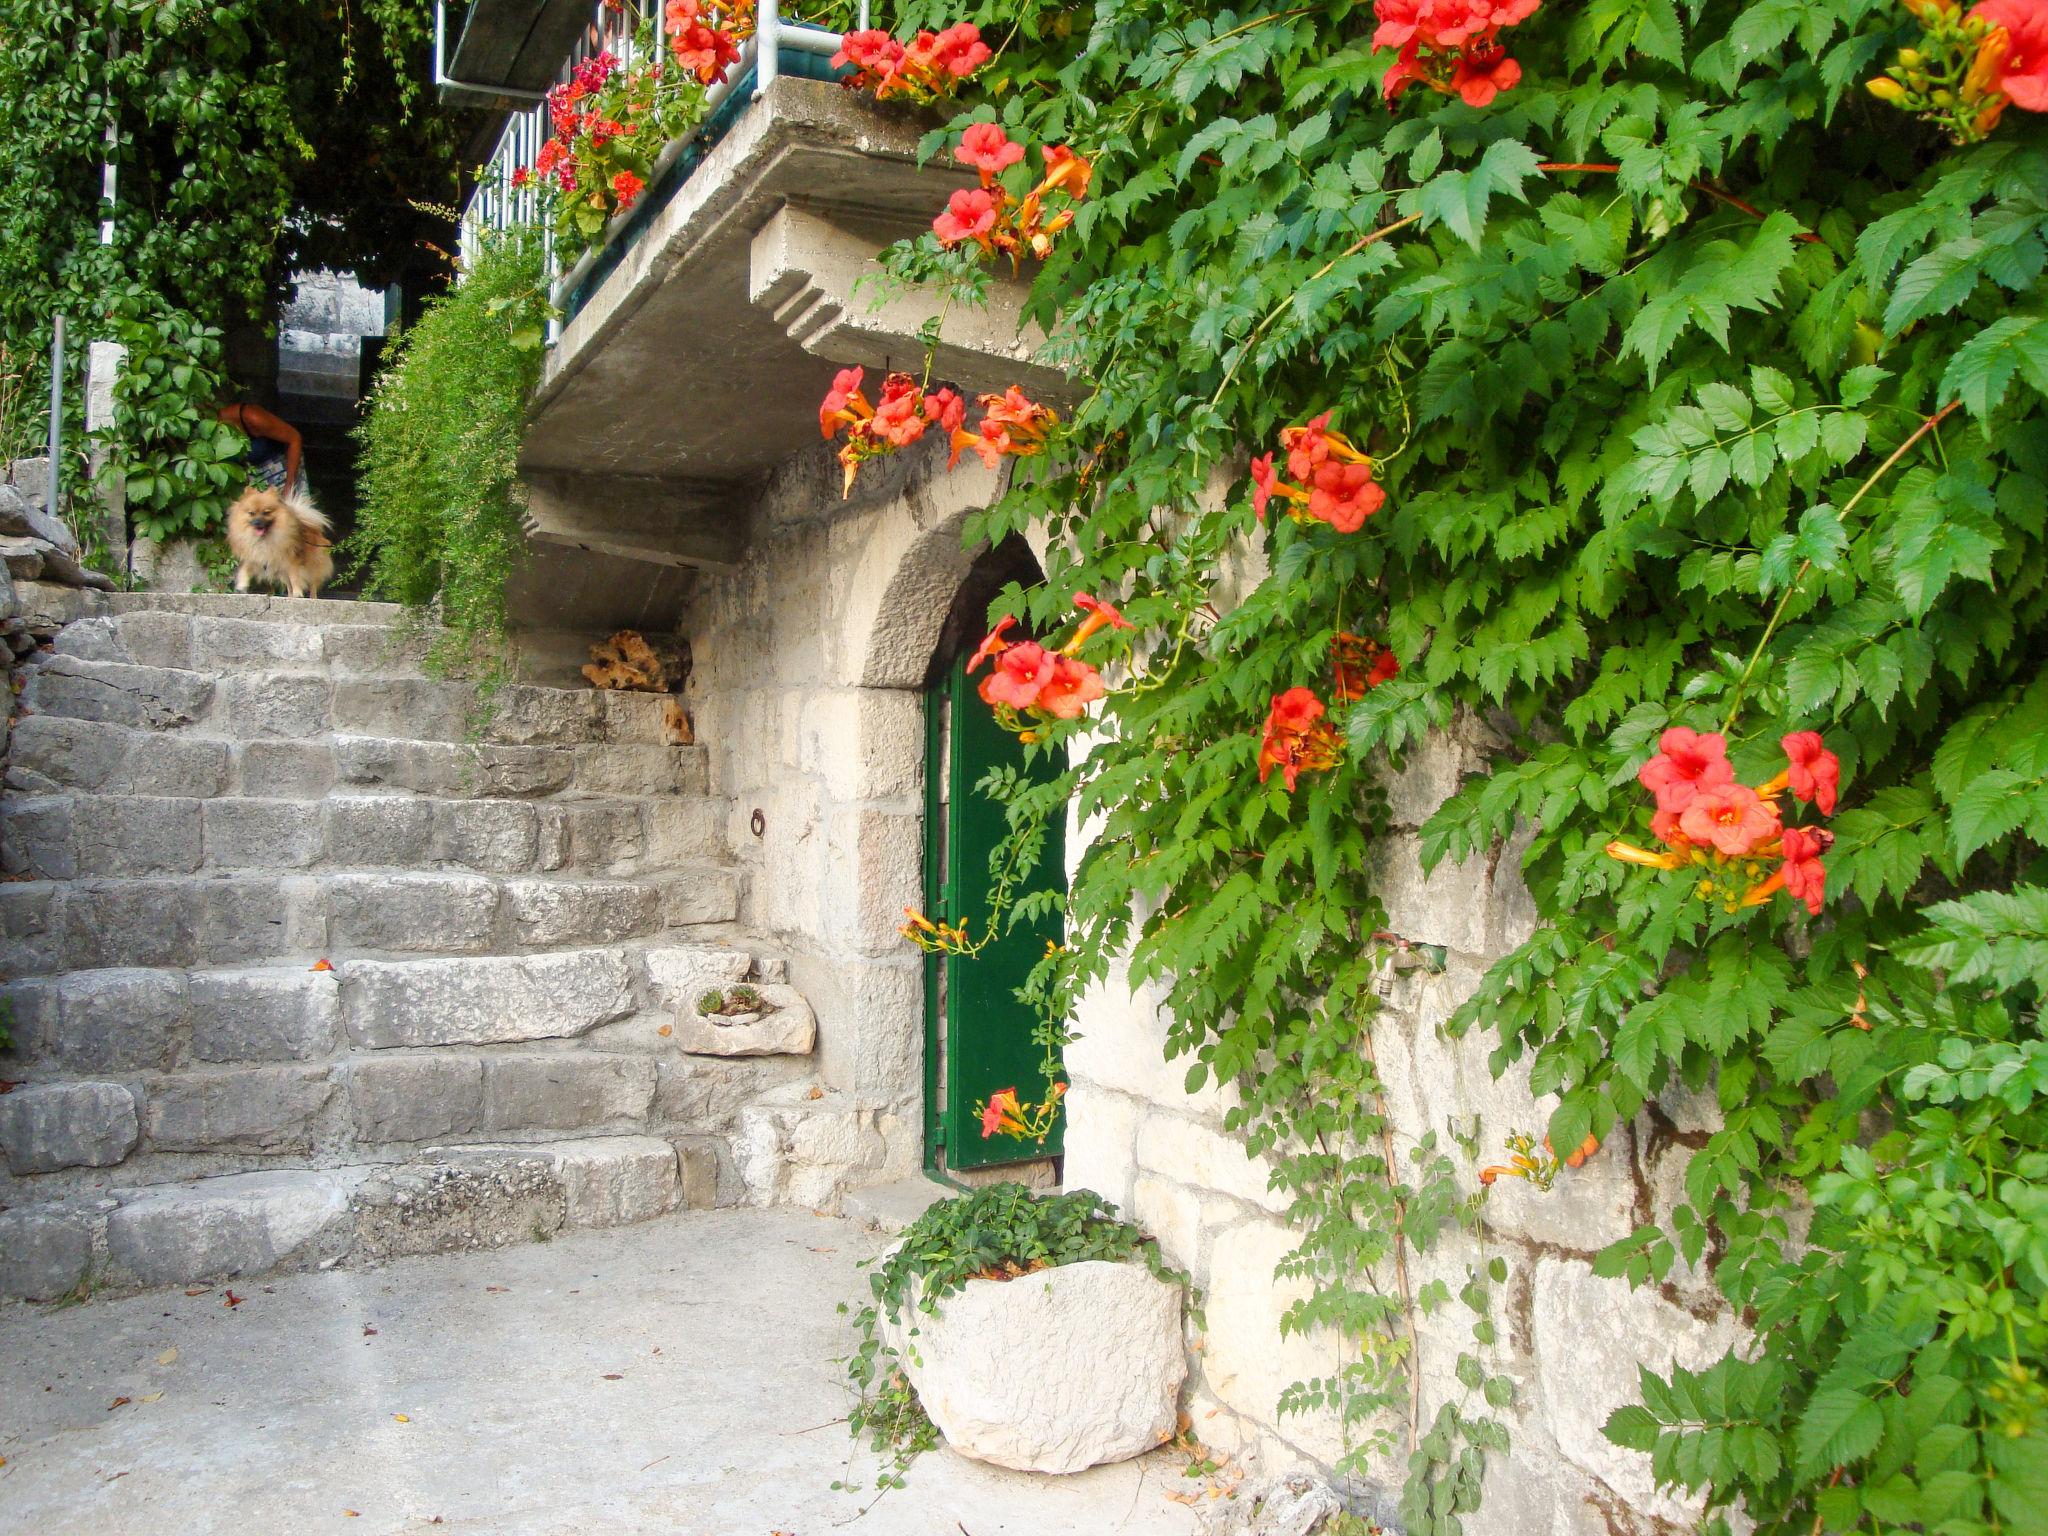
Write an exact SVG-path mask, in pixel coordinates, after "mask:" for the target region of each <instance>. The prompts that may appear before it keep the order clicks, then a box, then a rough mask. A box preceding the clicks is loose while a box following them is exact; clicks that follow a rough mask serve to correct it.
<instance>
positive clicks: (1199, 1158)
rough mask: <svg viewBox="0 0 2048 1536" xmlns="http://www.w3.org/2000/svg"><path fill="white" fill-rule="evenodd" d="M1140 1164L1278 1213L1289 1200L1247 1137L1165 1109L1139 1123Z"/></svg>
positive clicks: (1156, 1171)
mask: <svg viewBox="0 0 2048 1536" xmlns="http://www.w3.org/2000/svg"><path fill="white" fill-rule="evenodd" d="M1138 1166H1139V1167H1141V1168H1147V1169H1150V1170H1151V1171H1152V1172H1154V1173H1163V1174H1165V1175H1167V1176H1168V1177H1169V1178H1172V1179H1174V1180H1177V1181H1178V1182H1180V1183H1182V1184H1187V1185H1191V1186H1193V1187H1194V1188H1197V1189H1213V1190H1217V1191H1219V1192H1221V1193H1223V1194H1226V1195H1235V1196H1236V1197H1237V1198H1238V1199H1240V1200H1243V1201H1246V1202H1247V1203H1249V1204H1252V1205H1257V1206H1263V1207H1264V1208H1265V1209H1267V1210H1269V1211H1272V1212H1274V1213H1276V1214H1277V1213H1279V1212H1282V1211H1285V1210H1286V1209H1287V1207H1288V1204H1289V1201H1288V1198H1287V1196H1286V1195H1285V1194H1283V1193H1281V1192H1279V1191H1277V1190H1274V1189H1273V1188H1271V1187H1270V1184H1269V1181H1268V1178H1267V1172H1268V1170H1267V1167H1266V1164H1265V1162H1264V1160H1263V1159H1255V1158H1253V1157H1252V1156H1250V1155H1249V1153H1247V1151H1246V1150H1245V1145H1244V1143H1243V1142H1241V1141H1238V1140H1236V1139H1235V1138H1233V1137H1229V1136H1225V1135H1223V1134H1222V1133H1221V1132H1220V1131H1212V1130H1210V1129H1209V1128H1208V1127H1207V1126H1205V1125H1202V1124H1200V1123H1198V1122H1196V1121H1193V1120H1189V1119H1185V1118H1183V1117H1182V1116H1180V1115H1176V1114H1170V1113H1168V1112H1166V1111H1163V1110H1160V1111H1154V1112H1153V1113H1152V1114H1151V1115H1150V1116H1148V1117H1147V1118H1146V1120H1145V1122H1144V1124H1142V1125H1141V1126H1139V1128H1138Z"/></svg>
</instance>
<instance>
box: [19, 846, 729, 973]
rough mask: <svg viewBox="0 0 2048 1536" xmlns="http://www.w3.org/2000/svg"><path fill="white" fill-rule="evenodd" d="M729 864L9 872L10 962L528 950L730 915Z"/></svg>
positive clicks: (207, 961) (616, 939)
mask: <svg viewBox="0 0 2048 1536" xmlns="http://www.w3.org/2000/svg"><path fill="white" fill-rule="evenodd" d="M738 913H739V877H738V875H737V874H736V872H735V871H733V870H732V869H730V868H727V867H725V866H723V865H710V864H706V865H699V866H693V867H686V868H679V869H674V870H669V871H666V872H664V874H663V875H662V877H661V878H659V879H638V880H579V879H569V878H562V877H553V876H511V877H499V876H490V875H465V874H442V873H437V874H422V873H412V872H405V871H377V872H372V871H350V872H337V873H316V874H287V875H277V874H260V873H247V874H240V875H215V876H205V875H172V876H161V877H154V876H145V877H132V878H107V879H96V880H79V881H44V880H32V881H17V882H13V883H8V884H0V974H6V975H9V976H50V975H56V974H58V973H61V972H64V971H74V970H92V969H98V968H103V967H109V966H167V967H180V968H182V967H187V966H194V965H200V966H211V965H248V964H261V963H264V962H267V961H291V960H297V961H301V962H303V963H305V964H309V965H310V964H311V963H312V962H313V961H314V960H315V959H318V958H321V957H326V958H329V959H333V960H336V961H339V960H340V959H341V958H342V957H344V956H374V955H514V954H519V953H523V952H528V951H538V950H553V949H564V948H570V947H574V946H578V945H587V944H617V943H622V942H624V941H626V940H630V939H640V938H650V937H653V936H656V935H658V934H661V933H662V932H664V931H665V930H666V929H669V928H686V927H690V926H693V925H699V924H707V923H729V922H732V921H734V920H735V919H736V918H737V916H738Z"/></svg>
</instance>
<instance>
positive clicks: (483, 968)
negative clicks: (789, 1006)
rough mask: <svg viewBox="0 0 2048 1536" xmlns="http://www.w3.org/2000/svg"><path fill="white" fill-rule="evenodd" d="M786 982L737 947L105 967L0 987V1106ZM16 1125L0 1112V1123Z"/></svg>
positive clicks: (495, 1040) (765, 961) (649, 1007)
mask: <svg viewBox="0 0 2048 1536" xmlns="http://www.w3.org/2000/svg"><path fill="white" fill-rule="evenodd" d="M785 975H786V966H785V965H784V963H783V962H782V961H780V960H777V959H773V958H763V957H762V956H761V955H759V954H758V953H757V952H756V951H755V949H754V948H753V947H752V946H750V945H744V944H662V943H655V944H647V945H638V946H634V945H621V946H607V947H605V948H602V949H570V950H556V951H552V952H550V953H547V954H540V955H480V956H476V957H471V958H456V959H449V958H431V959H416V960H345V961H342V962H340V963H339V964H337V965H336V966H335V968H334V969H332V970H328V971H315V970H312V969H310V968H308V967H300V966H240V967H222V968H217V969H197V970H183V969H162V968H149V967H112V968H101V969H95V970H79V971H71V972H68V973H67V974H65V975H62V976H50V977H29V978H24V979H21V980H16V981H11V982H8V983H6V984H5V985H4V986H0V997H4V998H5V999H6V1001H7V1004H8V1007H9V1009H10V1011H11V1013H12V1015H13V1033H14V1037H15V1055H14V1057H13V1058H11V1060H12V1062H13V1070H14V1071H16V1072H17V1073H25V1074H26V1075H27V1076H29V1077H30V1078H31V1079H32V1081H31V1083H30V1084H29V1086H28V1087H25V1088H17V1089H16V1090H15V1093H14V1094H7V1095H0V1100H6V1099H13V1098H14V1097H15V1096H16V1095H17V1094H23V1093H28V1092H30V1090H31V1089H32V1088H34V1087H35V1086H36V1085H37V1084H39V1083H41V1082H43V1081H44V1080H45V1079H47V1078H49V1077H51V1076H52V1075H55V1076H57V1077H64V1076H82V1077H99V1078H107V1079H121V1080H124V1081H125V1080H126V1079H128V1078H129V1077H132V1076H133V1074H136V1073H171V1072H177V1071H183V1070H195V1069H196V1070H209V1069H212V1068H214V1067H219V1066H237V1065H250V1064H260V1063H285V1062H293V1063H297V1062H316V1061H330V1060H336V1059H339V1058H340V1057H341V1056H342V1055H344V1054H345V1053H346V1052H348V1051H349V1050H351V1049H355V1050H380V1049H390V1048H399V1049H418V1048H424V1047H430V1046H446V1045H506V1044H517V1043H523V1042H532V1041H555V1040H566V1039H573V1038H576V1037H578V1036H581V1035H584V1034H586V1033H588V1032H589V1031H591V1030H593V1029H596V1028H598V1027H599V1026H601V1025H605V1024H609V1023H612V1022H614V1021H617V1020H621V1019H626V1018H630V1017H633V1016H635V1015H638V1014H648V1015H660V1016H663V1017H673V1016H674V1015H675V1014H676V1013H677V1011H678V1010H680V1009H683V1008H686V1007H692V1006H694V1004H695V1001H696V999H697V998H698V997H700V996H702V995H703V993H704V992H706V991H708V990H709V989H711V988H713V987H722V986H730V985H732V984H733V983H735V982H740V981H749V980H751V981H755V982H760V983H763V984H766V985H777V984H780V983H781V982H782V981H783V979H784V977H785ZM24 1102H26V1101H24ZM17 1111H19V1105H15V1106H9V1105H7V1104H5V1103H0V1116H4V1115H5V1114H9V1113H15V1112H17ZM87 1118H93V1117H91V1116H88V1117H87ZM104 1121H105V1117H103V1116H102V1117H98V1120H97V1121H96V1123H104ZM400 1139H406V1138H400ZM124 1151H125V1149H124ZM81 1163H84V1160H81ZM84 1165H86V1166H106V1165H105V1164H103V1163H101V1164H94V1163H84ZM72 1166H78V1164H73V1165H72ZM19 1171H30V1172H34V1171H45V1170H33V1169H31V1170H19Z"/></svg>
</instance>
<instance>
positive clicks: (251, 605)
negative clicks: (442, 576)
mask: <svg viewBox="0 0 2048 1536" xmlns="http://www.w3.org/2000/svg"><path fill="white" fill-rule="evenodd" d="M107 609H108V611H109V612H111V613H115V614H128V613H182V614H198V615H203V616H205V617H209V618H230V619H261V620H266V621H269V622H272V623H275V622H278V621H283V622H286V623H291V624H336V623H342V624H401V623H403V622H405V617H406V610H405V608H404V606H403V605H402V604H399V603H370V602H362V601H359V600H357V599H355V598H346V597H271V596H269V595H267V594H265V593H261V592H115V593H113V594H111V595H110V596H109V597H108V599H107Z"/></svg>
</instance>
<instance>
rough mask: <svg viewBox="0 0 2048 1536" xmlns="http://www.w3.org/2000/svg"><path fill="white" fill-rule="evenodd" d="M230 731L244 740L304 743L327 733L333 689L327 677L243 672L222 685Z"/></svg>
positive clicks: (225, 680) (226, 680) (229, 678)
mask: <svg viewBox="0 0 2048 1536" xmlns="http://www.w3.org/2000/svg"><path fill="white" fill-rule="evenodd" d="M221 692H222V696H223V702H224V704H225V706H226V715H227V724H228V729H229V730H230V731H232V732H233V733H234V734H235V735H236V736H239V737H240V738H241V739H242V740H244V741H258V740H265V739H282V740H286V741H303V740H305V739H306V738H307V737H309V736H318V735H319V734H320V733H321V732H322V731H325V730H326V729H327V728H328V727H327V722H328V707H329V699H330V695H331V692H332V689H331V686H330V685H329V683H328V681H327V679H326V678H324V677H277V676H264V675H263V674H260V673H244V674H241V675H239V676H231V677H228V678H225V679H224V680H223V681H222V683H221Z"/></svg>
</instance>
